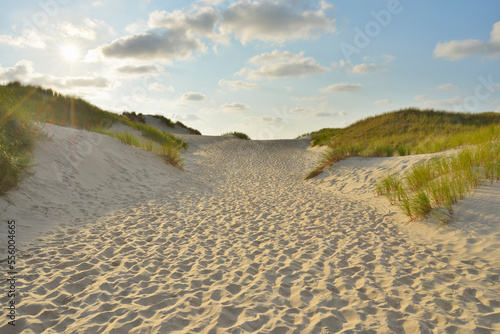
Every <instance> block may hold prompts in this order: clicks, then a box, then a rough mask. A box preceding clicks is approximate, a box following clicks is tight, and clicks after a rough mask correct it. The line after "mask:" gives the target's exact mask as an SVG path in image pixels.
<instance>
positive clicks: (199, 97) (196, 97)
mask: <svg viewBox="0 0 500 334" xmlns="http://www.w3.org/2000/svg"><path fill="white" fill-rule="evenodd" d="M181 99H182V100H185V101H203V100H205V95H203V94H201V93H195V92H187V93H184V94H182V96H181Z"/></svg>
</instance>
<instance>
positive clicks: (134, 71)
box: [116, 65, 161, 75]
mask: <svg viewBox="0 0 500 334" xmlns="http://www.w3.org/2000/svg"><path fill="white" fill-rule="evenodd" d="M159 71H161V68H160V67H159V66H156V65H124V66H120V67H117V68H116V72H118V73H120V74H124V75H145V74H153V73H156V72H159Z"/></svg>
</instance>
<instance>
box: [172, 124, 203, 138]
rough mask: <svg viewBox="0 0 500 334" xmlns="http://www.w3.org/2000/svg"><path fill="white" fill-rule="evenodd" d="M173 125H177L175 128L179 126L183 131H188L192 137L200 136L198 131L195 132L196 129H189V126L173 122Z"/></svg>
mask: <svg viewBox="0 0 500 334" xmlns="http://www.w3.org/2000/svg"><path fill="white" fill-rule="evenodd" d="M175 125H177V126H181V127H183V128H185V129H186V130H188V131H189V133H190V134H192V135H198V136H201V132H200V131H198V130H196V129H193V128H191V127H189V126H187V125H185V124H184V123H182V122H180V121H177V122H175Z"/></svg>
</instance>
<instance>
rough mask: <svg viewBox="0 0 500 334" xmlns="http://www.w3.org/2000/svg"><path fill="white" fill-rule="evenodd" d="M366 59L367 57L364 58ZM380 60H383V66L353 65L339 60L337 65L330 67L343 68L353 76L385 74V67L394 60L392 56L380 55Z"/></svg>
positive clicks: (372, 64) (371, 64)
mask: <svg viewBox="0 0 500 334" xmlns="http://www.w3.org/2000/svg"><path fill="white" fill-rule="evenodd" d="M366 58H368V57H366ZM382 58H383V59H384V63H383V65H377V64H375V63H361V64H357V65H354V64H353V63H351V62H350V61H345V60H343V59H342V60H340V61H339V63H338V64H337V63H333V64H332V66H333V67H334V68H335V67H340V68H345V69H347V71H349V72H351V73H355V74H368V73H376V72H386V71H388V70H389V69H388V67H387V65H389V63H391V62H392V61H394V59H396V58H395V57H394V56H392V55H382ZM366 60H368V59H366Z"/></svg>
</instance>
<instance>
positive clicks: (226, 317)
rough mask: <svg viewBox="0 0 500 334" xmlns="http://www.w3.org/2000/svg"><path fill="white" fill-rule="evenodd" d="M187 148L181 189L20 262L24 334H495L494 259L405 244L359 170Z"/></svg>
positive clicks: (498, 308) (201, 142)
mask: <svg viewBox="0 0 500 334" xmlns="http://www.w3.org/2000/svg"><path fill="white" fill-rule="evenodd" d="M185 138H186V139H187V140H189V141H190V144H191V151H190V152H189V153H188V154H186V160H187V164H186V172H185V173H184V174H183V176H181V177H182V178H186V181H185V183H183V184H178V183H172V184H176V186H175V187H174V186H172V187H171V188H169V189H165V191H164V192H158V191H155V196H154V197H153V198H148V199H147V200H145V201H143V202H142V203H136V204H131V205H128V206H127V207H125V208H122V209H120V210H116V211H113V212H110V213H109V214H107V215H102V216H100V217H95V218H94V220H93V221H91V222H90V223H87V224H85V225H81V226H70V227H66V228H60V229H59V230H58V232H57V233H55V234H54V235H53V237H45V238H43V239H42V240H40V241H39V242H37V243H36V244H34V245H31V246H30V247H29V248H26V249H25V250H24V258H23V261H22V269H21V280H20V286H19V288H20V291H22V293H21V300H20V306H19V313H20V315H22V316H20V317H19V319H20V320H19V326H20V328H22V329H23V333H56V332H57V333H63V332H64V333H337V332H340V333H353V332H363V333H381V332H383V333H403V332H406V333H438V332H449V333H471V332H485V333H488V332H490V333H493V332H495V331H500V303H499V300H500V289H499V285H498V281H499V274H500V268H499V266H498V262H494V260H492V259H490V258H489V257H488V256H487V255H486V254H483V255H485V256H484V257H479V256H478V255H477V254H476V255H474V256H467V254H463V253H460V252H459V253H454V252H453V249H452V248H450V247H447V246H446V244H444V243H443V242H441V243H435V244H432V243H429V242H425V240H424V239H422V238H416V237H415V238H413V237H412V235H411V234H410V233H411V230H408V229H405V228H401V226H400V221H398V220H399V218H400V216H399V215H398V214H397V213H395V211H394V210H392V209H391V208H389V207H388V206H384V205H382V204H381V202H380V201H379V199H374V200H372V199H373V196H371V195H370V196H368V195H369V192H370V191H371V190H369V189H370V186H369V182H368V181H369V179H370V178H371V177H374V176H373V175H372V174H370V173H367V172H366V168H365V170H364V172H363V171H358V172H355V171H354V168H353V167H351V168H348V170H347V171H346V172H345V173H344V174H342V173H340V172H339V171H332V172H331V173H330V174H326V175H324V176H323V178H322V179H318V180H315V181H307V182H304V181H302V178H303V176H304V174H305V172H307V171H308V170H310V169H311V168H312V167H313V166H314V164H315V161H316V159H317V158H318V156H319V153H318V152H317V151H314V150H310V149H307V147H308V145H309V143H308V141H307V140H280V141H243V140H238V139H234V138H216V137H200V136H188V135H186V136H185ZM379 161H380V163H381V164H383V163H384V161H382V160H379ZM370 163H374V162H373V160H372V161H370ZM407 163H408V164H410V163H411V161H409V160H408V161H407ZM344 164H345V165H344V166H349V165H348V164H349V161H347V162H345V163H344ZM396 164H398V162H396ZM357 165H358V166H359V165H360V164H359V162H358V163H357ZM340 167H341V168H340V170H341V169H342V168H343V167H342V165H341V166H340ZM372 167H373V169H374V170H377V171H378V170H381V169H382V168H381V167H380V166H378V165H374V166H372ZM370 168H371V167H370ZM363 173H365V174H363ZM356 175H357V176H356ZM187 179H189V180H190V181H187ZM353 179H355V180H353ZM362 179H365V180H364V181H365V183H364V185H363V182H362V181H361V180H362ZM183 180H184V179H183ZM351 181H355V182H351ZM349 183H350V184H351V185H352V186H351V187H350V188H349V185H348V184H349ZM341 184H343V185H344V187H339V185H341ZM148 186H149V187H151V188H152V189H156V188H154V185H153V183H151V184H149V185H148ZM336 186H337V187H336ZM349 189H350V190H351V191H350V190H349ZM349 194H350V195H349ZM87 218H89V219H90V218H91V217H87ZM475 247H476V248H478V249H480V248H481V247H482V246H481V244H480V243H477V244H476V245H475ZM478 253H479V254H480V255H481V254H482V253H481V252H479V250H478ZM483 253H484V252H483ZM457 254H459V256H457ZM0 300H2V299H0ZM1 325H2V326H3V324H1ZM5 328H6V327H5V326H3V327H0V329H1V330H4V329H5Z"/></svg>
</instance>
